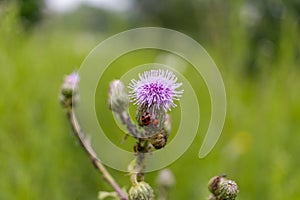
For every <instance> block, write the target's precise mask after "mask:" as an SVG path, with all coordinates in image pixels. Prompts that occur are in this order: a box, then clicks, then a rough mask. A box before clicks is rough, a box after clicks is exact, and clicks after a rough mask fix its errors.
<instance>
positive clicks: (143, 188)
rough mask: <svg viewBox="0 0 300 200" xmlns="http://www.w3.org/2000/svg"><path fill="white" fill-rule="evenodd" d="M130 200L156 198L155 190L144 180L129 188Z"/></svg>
mask: <svg viewBox="0 0 300 200" xmlns="http://www.w3.org/2000/svg"><path fill="white" fill-rule="evenodd" d="M129 198H130V200H154V192H153V189H152V188H151V186H150V185H149V184H148V183H146V182H144V181H141V182H138V183H137V184H136V185H133V186H132V187H131V188H130V190H129Z"/></svg>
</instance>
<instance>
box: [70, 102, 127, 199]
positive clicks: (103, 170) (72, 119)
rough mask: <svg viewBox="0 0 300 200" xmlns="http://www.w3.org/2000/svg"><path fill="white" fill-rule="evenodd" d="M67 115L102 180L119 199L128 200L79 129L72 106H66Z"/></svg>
mask: <svg viewBox="0 0 300 200" xmlns="http://www.w3.org/2000/svg"><path fill="white" fill-rule="evenodd" d="M67 115H68V119H69V122H70V124H71V127H72V130H73V132H74V134H75V136H76V137H77V138H78V140H79V142H80V145H81V146H82V147H83V149H84V150H85V151H86V152H87V153H88V155H89V157H90V159H91V161H92V163H93V165H94V166H95V167H96V168H97V169H98V170H99V171H100V172H101V173H102V175H103V178H104V180H106V181H107V182H108V183H109V184H110V185H111V186H112V188H113V189H114V190H115V191H116V193H117V194H118V196H119V197H120V199H121V200H128V197H127V194H126V193H125V192H124V191H123V190H122V189H121V188H120V186H119V185H118V183H117V182H116V181H115V180H114V178H113V177H112V176H111V174H110V173H109V172H108V171H107V169H106V167H105V166H104V165H103V164H102V163H101V161H100V159H99V158H98V156H97V154H96V152H95V151H94V149H93V148H92V146H91V143H90V140H89V139H88V138H87V137H86V135H85V134H84V132H83V131H82V130H81V128H80V125H79V123H78V121H77V119H76V117H75V115H74V113H73V110H72V107H71V106H69V107H67Z"/></svg>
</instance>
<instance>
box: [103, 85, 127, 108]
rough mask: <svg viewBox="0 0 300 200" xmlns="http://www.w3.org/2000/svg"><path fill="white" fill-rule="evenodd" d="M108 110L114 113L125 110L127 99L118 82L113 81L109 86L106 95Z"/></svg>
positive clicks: (123, 89) (122, 86) (123, 88)
mask: <svg viewBox="0 0 300 200" xmlns="http://www.w3.org/2000/svg"><path fill="white" fill-rule="evenodd" d="M108 104H109V108H110V109H111V110H112V111H114V112H122V111H125V110H127V108H128V106H129V97H128V95H127V93H126V89H125V86H124V84H123V83H122V82H121V81H120V80H114V81H112V82H111V83H110V85H109V93H108Z"/></svg>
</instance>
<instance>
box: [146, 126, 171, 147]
mask: <svg viewBox="0 0 300 200" xmlns="http://www.w3.org/2000/svg"><path fill="white" fill-rule="evenodd" d="M167 141H168V136H167V134H166V132H165V130H163V129H162V130H161V131H160V132H159V133H157V134H155V135H152V136H151V137H150V142H151V144H152V146H154V148H155V149H161V148H163V147H165V146H166V145H167Z"/></svg>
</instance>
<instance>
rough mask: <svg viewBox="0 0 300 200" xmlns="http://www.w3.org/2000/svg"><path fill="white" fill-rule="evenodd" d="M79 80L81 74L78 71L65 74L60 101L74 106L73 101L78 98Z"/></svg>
mask: <svg viewBox="0 0 300 200" xmlns="http://www.w3.org/2000/svg"><path fill="white" fill-rule="evenodd" d="M78 82H79V75H78V73H77V72H73V73H71V74H69V75H67V76H65V79H64V82H63V84H62V86H61V93H60V101H61V103H62V105H63V106H64V107H68V106H72V103H73V102H72V101H75V100H78V94H77V92H78V91H77V90H78V88H77V84H78Z"/></svg>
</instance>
